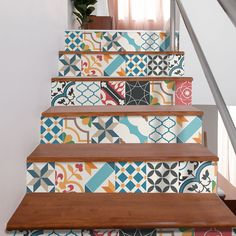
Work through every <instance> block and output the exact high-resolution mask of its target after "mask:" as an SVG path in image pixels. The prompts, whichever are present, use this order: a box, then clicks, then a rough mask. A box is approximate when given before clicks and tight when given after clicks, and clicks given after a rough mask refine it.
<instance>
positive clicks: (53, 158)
mask: <svg viewBox="0 0 236 236" xmlns="http://www.w3.org/2000/svg"><path fill="white" fill-rule="evenodd" d="M123 161H124V162H129V161H131V162H139V161H140V162H147V161H160V162H169V161H218V157H217V156H216V155H214V154H213V153H211V152H210V151H209V150H208V149H207V148H205V147H204V146H203V145H201V144H175V143H169V144H168V143H159V144H157V143H152V144H151V143H150V144H119V145H117V144H65V145H63V144H53V145H52V144H41V145H39V146H38V147H37V148H36V149H35V150H34V151H33V152H32V154H31V155H30V156H29V157H28V158H27V162H123Z"/></svg>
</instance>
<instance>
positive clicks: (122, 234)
mask: <svg viewBox="0 0 236 236" xmlns="http://www.w3.org/2000/svg"><path fill="white" fill-rule="evenodd" d="M234 231H235V229H234V228H223V229H221V228H219V229H218V228H196V229H194V228H192V229H185V228H181V229H178V228H167V229H165V228H163V229H129V230H128V229H102V230H100V229H96V230H34V231H15V232H8V235H12V236H30V235H31V236H37V235H41V236H170V235H172V236H205V235H212V236H217V235H221V236H235V232H234Z"/></svg>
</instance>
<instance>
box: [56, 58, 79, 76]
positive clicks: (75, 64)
mask: <svg viewBox="0 0 236 236" xmlns="http://www.w3.org/2000/svg"><path fill="white" fill-rule="evenodd" d="M59 76H81V55H73V54H64V55H60V57H59Z"/></svg>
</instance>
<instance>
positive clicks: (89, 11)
mask: <svg viewBox="0 0 236 236" xmlns="http://www.w3.org/2000/svg"><path fill="white" fill-rule="evenodd" d="M94 10H95V7H89V8H88V9H87V10H86V15H87V16H90V15H91V14H92V12H93V11H94Z"/></svg>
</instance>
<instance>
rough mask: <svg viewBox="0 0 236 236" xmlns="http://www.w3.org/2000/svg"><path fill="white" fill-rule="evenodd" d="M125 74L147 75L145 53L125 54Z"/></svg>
mask: <svg viewBox="0 0 236 236" xmlns="http://www.w3.org/2000/svg"><path fill="white" fill-rule="evenodd" d="M125 61H126V65H125V67H126V76H145V75H147V55H141V54H140V55H132V54H130V55H126V56H125Z"/></svg>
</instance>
